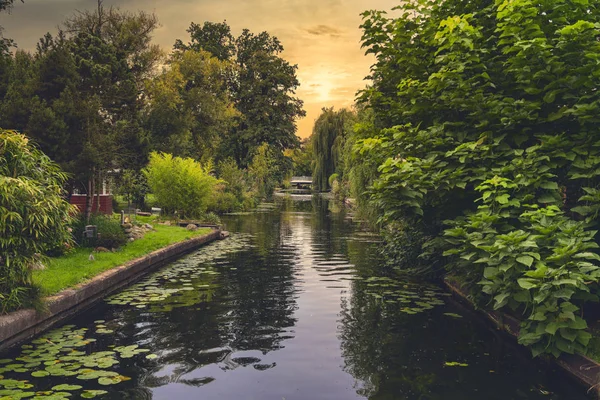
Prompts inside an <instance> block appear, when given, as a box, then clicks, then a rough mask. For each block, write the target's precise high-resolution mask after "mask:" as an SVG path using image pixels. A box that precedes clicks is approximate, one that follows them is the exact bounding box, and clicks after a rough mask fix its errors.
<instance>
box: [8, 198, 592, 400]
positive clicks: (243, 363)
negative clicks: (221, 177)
mask: <svg viewBox="0 0 600 400" xmlns="http://www.w3.org/2000/svg"><path fill="white" fill-rule="evenodd" d="M223 222H224V224H225V225H226V228H227V229H228V230H229V231H231V232H232V236H231V238H230V239H227V240H225V241H222V242H218V243H213V244H211V245H209V246H207V247H204V248H202V249H200V250H198V251H196V252H194V253H191V254H189V255H187V256H185V257H183V258H182V259H180V260H178V261H176V262H173V263H171V264H170V265H168V266H165V267H164V268H162V269H161V270H159V271H157V272H156V273H153V274H152V275H150V276H148V277H147V278H145V279H143V280H142V281H140V282H139V283H137V284H135V285H133V286H131V287H129V288H127V289H125V290H124V291H122V292H120V293H118V294H116V295H115V296H112V297H110V298H108V299H106V300H105V301H104V302H102V303H101V304H99V305H97V306H96V307H94V308H93V309H91V310H90V311H88V312H86V313H84V314H83V315H82V316H79V317H77V318H76V319H75V320H73V321H69V323H68V324H67V325H65V326H63V327H60V328H59V329H57V330H54V331H52V332H48V333H46V334H44V335H42V336H41V337H40V338H37V339H35V340H33V341H32V342H31V343H28V344H25V345H24V346H23V347H22V348H19V349H15V350H13V351H12V352H10V353H8V354H4V355H0V375H2V377H0V399H5V398H6V399H13V398H14V399H18V398H46V399H62V398H71V399H74V398H94V397H95V398H99V399H156V400H162V399H165V400H167V399H168V400H175V399H215V400H216V399H218V400H240V399H243V400H252V399H256V400H258V399H261V400H265V399H272V400H308V399H310V400H325V399H328V400H344V399H365V398H368V399H378V400H388V399H389V400H392V399H393V400H421V399H431V400H438V399H439V400H442V399H443V400H459V399H460V400H470V399H473V400H474V399H498V400H508V399H565V400H567V399H568V400H578V399H586V398H587V397H586V395H585V390H584V389H582V388H580V387H578V386H575V385H573V384H572V383H571V382H570V381H569V380H567V379H566V378H564V377H562V376H561V375H559V374H557V373H556V372H555V371H553V370H552V369H550V368H549V367H547V366H546V365H545V364H542V363H540V362H533V361H531V357H530V355H529V353H528V352H527V351H524V350H523V349H520V348H517V347H515V346H513V345H511V343H510V341H507V340H505V338H504V337H503V336H502V335H500V334H499V333H498V332H496V331H494V330H493V329H491V328H489V327H488V326H486V325H485V324H483V323H481V322H480V321H479V319H477V318H474V317H473V314H471V313H470V311H468V310H467V309H465V308H463V307H461V306H460V305H459V304H457V303H456V302H455V301H453V299H452V298H451V297H450V296H448V295H447V293H446V292H445V291H444V290H442V289H441V288H439V287H437V286H435V285H428V284H417V283H413V282H409V281H405V280H401V279H392V278H389V277H386V276H385V274H383V273H382V271H381V264H382V261H381V258H380V255H379V251H378V249H379V243H378V238H377V237H376V236H374V235H372V234H370V233H368V232H366V231H363V230H361V229H360V226H359V225H358V224H356V223H353V222H352V221H351V220H350V219H348V218H346V216H345V215H344V212H343V210H339V209H336V207H335V206H334V205H333V204H329V203H328V202H327V201H325V200H321V199H319V198H312V199H310V198H309V199H308V201H292V200H289V199H288V200H282V199H279V200H277V201H276V202H275V203H272V204H265V205H263V206H262V207H261V208H260V209H259V210H258V212H253V213H248V214H240V215H230V216H225V217H224V218H223ZM3 396H4V397H3ZM69 396H70V397H69Z"/></svg>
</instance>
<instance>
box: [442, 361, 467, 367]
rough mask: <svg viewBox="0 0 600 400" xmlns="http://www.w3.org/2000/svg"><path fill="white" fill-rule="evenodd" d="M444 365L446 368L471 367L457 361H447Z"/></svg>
mask: <svg viewBox="0 0 600 400" xmlns="http://www.w3.org/2000/svg"><path fill="white" fill-rule="evenodd" d="M444 365H445V366H446V367H468V366H469V364H465V363H460V362H457V361H446V362H445V363H444Z"/></svg>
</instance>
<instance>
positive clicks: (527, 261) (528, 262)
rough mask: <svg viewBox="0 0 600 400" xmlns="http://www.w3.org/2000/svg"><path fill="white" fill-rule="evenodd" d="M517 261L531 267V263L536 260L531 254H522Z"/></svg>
mask: <svg viewBox="0 0 600 400" xmlns="http://www.w3.org/2000/svg"><path fill="white" fill-rule="evenodd" d="M517 261H518V262H520V263H521V264H523V265H526V266H528V267H531V265H532V264H533V261H535V260H534V258H533V257H531V256H521V257H517Z"/></svg>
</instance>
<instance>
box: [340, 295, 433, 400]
mask: <svg viewBox="0 0 600 400" xmlns="http://www.w3.org/2000/svg"><path fill="white" fill-rule="evenodd" d="M349 301H350V304H349ZM341 307H342V311H341V314H340V315H341V324H340V332H339V339H340V341H341V348H342V355H343V357H344V370H345V371H346V372H348V373H350V374H351V375H352V376H353V377H354V379H355V380H356V389H357V393H358V394H360V395H362V396H365V397H367V398H369V399H382V400H383V399H399V398H406V399H425V398H429V397H428V393H429V389H428V388H429V387H430V386H431V385H432V384H433V381H434V380H435V375H434V374H431V373H429V374H425V373H423V372H422V371H421V370H420V369H419V368H417V367H415V366H414V365H408V364H407V361H408V360H409V359H410V356H408V354H407V353H409V352H410V350H411V349H408V348H406V343H407V342H406V341H404V340H400V337H399V336H400V335H399V334H398V329H399V327H398V325H397V322H396V321H394V319H393V318H391V317H390V316H389V315H386V313H385V312H384V310H383V309H382V308H381V307H380V306H378V305H377V304H376V303H374V302H373V301H372V299H371V298H370V297H369V296H368V295H366V294H365V293H364V291H361V290H354V293H353V295H352V296H351V297H350V300H348V299H342V304H341ZM389 386H393V387H395V388H396V390H394V391H391V392H390V391H387V390H386V389H387V388H388V387H389ZM398 389H400V390H401V391H400V392H399V391H398Z"/></svg>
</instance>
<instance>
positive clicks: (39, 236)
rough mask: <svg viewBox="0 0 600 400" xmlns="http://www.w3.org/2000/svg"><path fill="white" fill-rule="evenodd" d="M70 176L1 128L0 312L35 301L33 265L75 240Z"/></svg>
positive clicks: (13, 133)
mask: <svg viewBox="0 0 600 400" xmlns="http://www.w3.org/2000/svg"><path fill="white" fill-rule="evenodd" d="M66 180H67V176H66V175H65V174H64V173H63V172H62V171H61V170H60V169H59V167H58V166H57V165H56V164H55V163H53V162H52V161H51V160H50V159H49V158H48V157H47V156H46V155H45V154H43V153H42V152H41V151H39V150H38V149H37V148H36V147H35V146H33V145H31V144H30V143H29V140H28V139H27V138H26V137H25V136H24V135H21V134H18V133H16V132H14V131H6V130H0V255H1V256H0V312H1V313H7V312H9V311H12V310H15V309H17V308H20V307H27V306H31V305H35V304H36V302H37V301H38V300H39V291H38V290H37V288H36V287H35V286H34V284H33V282H32V279H31V268H32V266H33V265H34V264H36V263H38V262H39V261H40V258H41V257H42V255H44V254H45V253H46V252H47V251H49V250H51V249H54V248H57V247H61V246H64V245H65V244H66V243H70V242H71V234H70V232H69V228H68V226H69V223H70V221H72V215H73V208H72V206H71V205H70V204H69V203H68V202H67V201H65V199H64V195H65V192H64V190H63V185H64V183H65V181H66Z"/></svg>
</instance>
